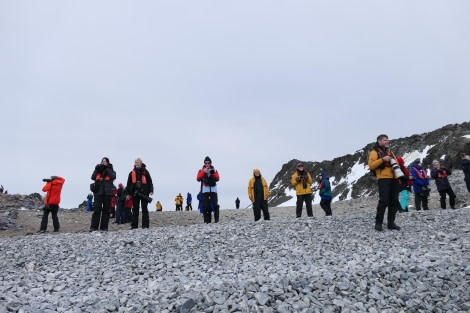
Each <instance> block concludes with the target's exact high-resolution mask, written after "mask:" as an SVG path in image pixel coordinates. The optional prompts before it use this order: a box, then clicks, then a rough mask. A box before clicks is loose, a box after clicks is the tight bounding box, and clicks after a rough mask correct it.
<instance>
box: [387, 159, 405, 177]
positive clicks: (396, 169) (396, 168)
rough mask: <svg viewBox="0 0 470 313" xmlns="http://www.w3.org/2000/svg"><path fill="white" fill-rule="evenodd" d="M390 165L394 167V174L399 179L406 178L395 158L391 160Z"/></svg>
mask: <svg viewBox="0 0 470 313" xmlns="http://www.w3.org/2000/svg"><path fill="white" fill-rule="evenodd" d="M390 165H391V166H392V170H393V173H394V174H395V176H396V177H397V178H402V177H404V176H405V174H403V172H402V171H401V169H400V166H399V165H398V163H397V161H396V160H395V159H394V158H391V159H390Z"/></svg>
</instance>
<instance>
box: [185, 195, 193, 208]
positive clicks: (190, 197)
mask: <svg viewBox="0 0 470 313" xmlns="http://www.w3.org/2000/svg"><path fill="white" fill-rule="evenodd" d="M192 202H193V196H192V195H191V194H190V193H189V192H188V194H187V195H186V206H187V208H188V210H190V211H192V210H193V206H192V204H191V203H192Z"/></svg>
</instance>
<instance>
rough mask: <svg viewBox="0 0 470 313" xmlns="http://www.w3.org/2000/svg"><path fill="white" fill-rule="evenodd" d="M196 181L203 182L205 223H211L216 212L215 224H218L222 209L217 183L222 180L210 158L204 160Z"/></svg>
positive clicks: (202, 198) (201, 192)
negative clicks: (219, 202)
mask: <svg viewBox="0 0 470 313" xmlns="http://www.w3.org/2000/svg"><path fill="white" fill-rule="evenodd" d="M196 180H197V181H198V182H201V191H200V198H201V206H202V211H203V216H204V223H206V224H207V223H211V221H212V211H214V222H215V223H218V222H219V209H220V207H219V204H218V198H217V182H218V181H219V180H220V176H219V172H218V171H217V170H216V169H215V168H214V166H212V160H211V158H209V157H208V156H206V157H205V158H204V165H203V166H202V169H200V170H199V171H198V172H197V175H196Z"/></svg>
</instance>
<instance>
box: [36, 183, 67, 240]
mask: <svg viewBox="0 0 470 313" xmlns="http://www.w3.org/2000/svg"><path fill="white" fill-rule="evenodd" d="M43 181H44V182H46V184H45V185H44V187H42V191H44V192H46V197H45V198H44V208H43V210H44V213H43V215H42V220H41V228H40V229H39V233H45V232H46V230H47V220H48V218H49V213H52V224H53V225H54V231H55V232H58V231H59V228H60V224H59V218H58V217H57V213H58V212H59V203H60V193H61V191H62V186H63V185H64V182H65V179H64V178H62V177H60V176H51V178H45V179H43Z"/></svg>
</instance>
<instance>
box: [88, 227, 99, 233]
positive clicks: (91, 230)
mask: <svg viewBox="0 0 470 313" xmlns="http://www.w3.org/2000/svg"><path fill="white" fill-rule="evenodd" d="M97 230H98V229H96V228H90V233H91V232H94V231H97Z"/></svg>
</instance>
